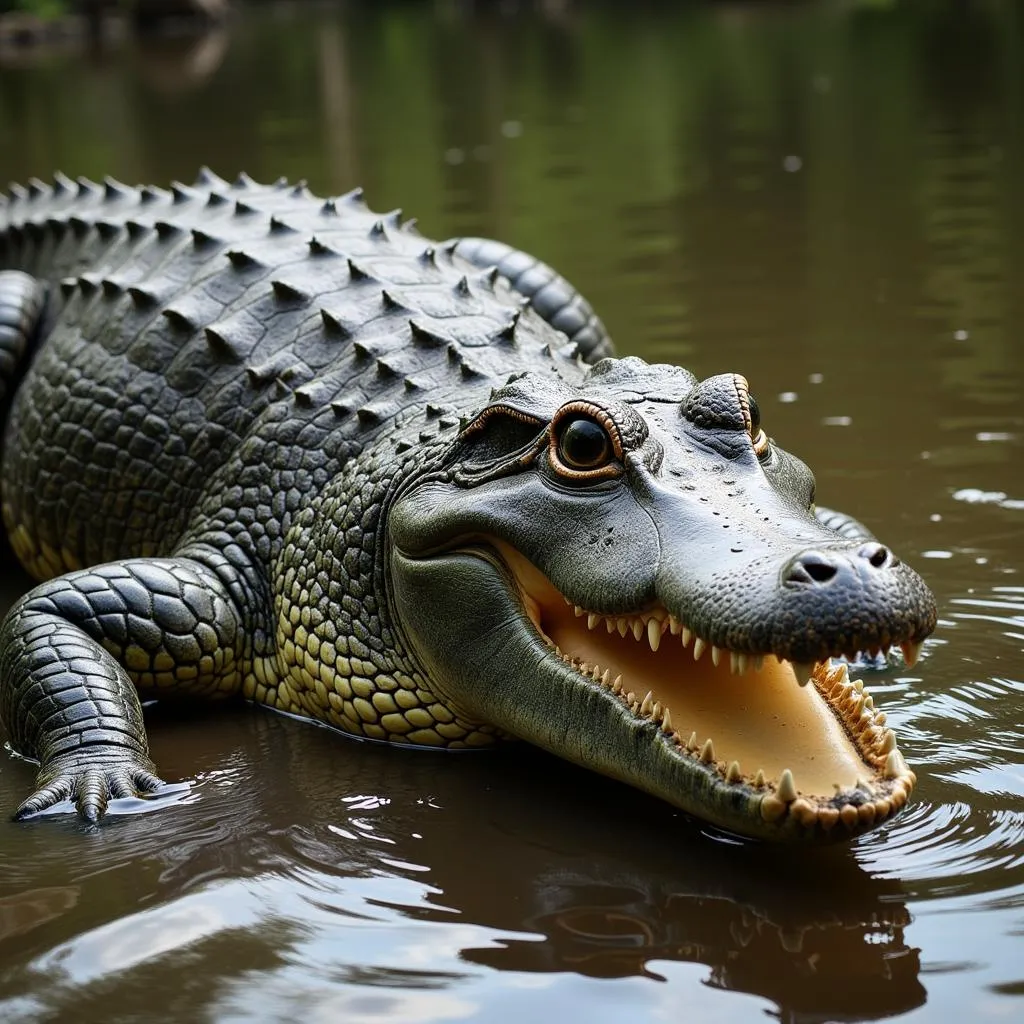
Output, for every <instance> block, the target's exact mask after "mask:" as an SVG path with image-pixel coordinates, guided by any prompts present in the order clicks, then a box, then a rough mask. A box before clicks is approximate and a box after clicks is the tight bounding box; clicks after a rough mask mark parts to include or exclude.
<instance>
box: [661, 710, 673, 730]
mask: <svg viewBox="0 0 1024 1024" xmlns="http://www.w3.org/2000/svg"><path fill="white" fill-rule="evenodd" d="M661 731H662V732H664V733H671V732H672V712H671V711H669V709H668V708H665V714H664V716H663V717H662V719H661Z"/></svg>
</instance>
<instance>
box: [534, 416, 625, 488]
mask: <svg viewBox="0 0 1024 1024" xmlns="http://www.w3.org/2000/svg"><path fill="white" fill-rule="evenodd" d="M548 457H549V460H550V462H551V467H552V468H553V469H554V470H555V472H556V473H557V474H558V475H559V476H562V477H565V478H566V479H569V480H575V481H596V480H608V479H612V478H614V477H617V476H619V475H620V474H621V473H622V461H621V460H622V439H621V438H620V436H619V429H618V427H617V426H616V424H615V421H614V419H613V418H612V417H611V416H610V415H609V414H608V412H607V411H606V410H605V409H602V408H601V407H600V406H598V405H592V404H591V403H590V402H569V403H567V404H566V405H563V406H562V408H561V409H559V410H558V412H557V413H556V414H555V417H554V418H553V419H552V421H551V428H550V431H549V441H548Z"/></svg>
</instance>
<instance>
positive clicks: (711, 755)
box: [700, 737, 715, 764]
mask: <svg viewBox="0 0 1024 1024" xmlns="http://www.w3.org/2000/svg"><path fill="white" fill-rule="evenodd" d="M700 759H701V760H702V761H703V762H704V763H705V764H711V762H712V761H714V759H715V745H714V743H712V742H711V738H710V737H708V739H706V740H705V741H704V746H703V747H701V748H700Z"/></svg>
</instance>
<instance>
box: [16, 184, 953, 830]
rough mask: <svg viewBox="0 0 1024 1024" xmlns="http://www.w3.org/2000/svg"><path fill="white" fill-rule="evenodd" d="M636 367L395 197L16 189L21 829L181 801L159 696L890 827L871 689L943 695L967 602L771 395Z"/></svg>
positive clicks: (691, 801) (687, 806)
mask: <svg viewBox="0 0 1024 1024" xmlns="http://www.w3.org/2000/svg"><path fill="white" fill-rule="evenodd" d="M612 353H613V349H612V346H611V343H610V341H609V339H608V336H607V333H606V332H605V330H604V327H603V325H602V323H601V321H600V320H599V318H598V317H597V316H596V315H595V314H594V312H593V310H592V308H591V307H590V306H589V304H587V303H586V301H585V300H584V299H583V298H582V296H581V295H579V293H577V292H576V291H575V290H574V289H573V288H572V287H571V285H569V284H568V282H566V281H565V280H564V279H563V278H561V277H560V276H558V275H557V274H556V273H555V272H554V271H553V270H552V269H551V268H550V267H548V266H546V265H545V264H542V263H540V262H539V261H537V260H535V259H533V258H532V257H530V256H528V255H527V254H525V253H522V252H520V251H518V250H515V249H513V248H511V247H509V246H506V245H503V244H502V243H499V242H495V241H491V240H487V239H455V240H451V241H449V242H446V243H436V242H431V241H429V240H427V239H425V238H424V237H422V236H421V235H420V234H419V232H418V231H417V229H416V228H415V226H414V223H413V222H411V221H403V220H402V214H401V211H393V212H391V213H387V214H377V213H374V212H372V211H371V210H370V209H369V208H368V206H367V204H366V201H365V199H364V197H363V193H362V191H361V190H358V189H357V190H354V191H352V192H350V193H347V194H346V195H343V196H339V197H336V198H332V199H321V198H317V197H315V196H314V195H312V193H311V192H310V191H309V190H308V188H307V187H306V186H305V184H303V183H300V184H298V185H290V184H288V183H287V182H286V181H283V180H282V181H278V182H275V183H273V184H259V183H257V182H255V181H253V180H252V179H251V178H249V177H248V176H247V175H244V174H243V175H240V176H239V177H238V178H237V179H235V180H233V181H230V182H229V181H227V180H225V179H222V178H220V177H218V176H217V175H215V174H214V173H213V172H211V171H209V170H208V169H204V170H203V171H202V172H201V173H200V175H199V177H198V179H197V180H196V181H195V182H194V184H192V185H183V184H179V183H175V184H174V185H172V186H171V187H170V188H166V189H165V188H158V187H152V186H140V187H130V186H127V185H124V184H122V183H120V182H118V181H116V180H114V179H111V178H108V179H105V180H104V181H103V182H102V183H95V182H92V181H89V180H87V179H84V178H80V179H77V180H72V179H70V178H68V177H66V176H63V175H60V174H58V175H56V176H55V177H54V179H53V181H52V182H48V183H44V182H42V181H39V180H32V181H30V182H29V183H28V184H27V185H24V186H18V185H12V186H11V187H10V190H9V192H8V194H7V195H6V196H5V197H4V199H3V201H2V202H0V415H2V416H3V417H4V418H5V430H4V440H3V448H2V509H3V520H4V525H5V530H6V534H7V537H8V538H9V541H10V544H11V547H12V548H13V550H14V552H15V554H16V555H17V557H18V559H19V560H20V561H21V563H22V564H23V565H24V566H25V568H26V569H27V570H28V571H29V573H30V574H32V575H33V576H34V577H35V578H36V580H38V581H39V582H38V585H37V586H35V588H34V589H32V590H30V591H29V592H28V593H27V594H26V595H24V596H23V597H22V598H21V599H20V600H18V601H17V602H16V603H15V604H14V606H13V607H12V608H11V609H10V611H9V612H8V614H7V616H6V617H5V619H4V621H3V624H2V626H0V721H2V722H3V725H4V727H5V728H6V731H7V734H8V737H9V741H10V745H11V746H12V748H13V749H14V750H15V751H17V752H18V753H20V754H21V755H23V756H24V757H26V758H29V759H34V760H36V761H38V763H39V773H38V778H37V783H36V786H37V788H36V789H35V791H34V792H33V793H32V795H31V796H29V797H28V798H27V799H26V800H25V801H24V802H23V803H22V804H21V806H20V807H19V808H18V809H17V810H16V812H15V817H16V818H18V819H22V818H28V817H31V816H33V815H36V814H38V813H39V812H41V811H44V810H47V809H50V808H57V809H58V810H60V809H63V805H64V804H65V803H66V802H67V801H71V802H73V804H74V805H75V807H77V811H78V813H79V815H80V816H81V817H82V818H84V819H85V820H86V821H89V822H96V821H98V820H99V819H100V818H101V817H102V816H103V815H104V813H105V812H106V811H107V809H108V807H109V808H111V809H113V810H116V809H117V807H119V806H123V805H121V804H119V803H118V801H123V800H129V801H130V800H134V799H139V798H152V797H154V796H159V794H160V793H161V792H164V791H166V788H167V783H166V782H164V781H163V780H162V779H161V778H160V777H159V775H158V774H157V768H156V766H155V765H154V764H153V763H152V761H151V760H150V757H149V751H148V744H147V739H146V732H145V726H144V722H143V715H142V705H141V700H142V699H157V700H165V701H172V700H186V701H187V700H196V701H198V700H202V699H205V700H209V701H216V700H225V699H229V698H243V699H246V700H248V701H251V702H254V703H257V704H260V705H265V706H267V707H270V708H274V709H277V710H279V711H282V712H286V713H291V714H293V715H297V716H302V717H305V718H311V719H315V720H317V721H319V722H321V723H324V724H326V725H329V726H333V727H334V728H336V729H338V730H341V731H343V732H345V733H348V734H351V735H353V736H356V737H361V738H363V739H366V740H376V741H383V742H386V743H389V744H393V745H395V746H412V747H415V746H426V747H434V748H442V749H448V750H454V749H464V748H482V747H492V746H494V745H497V744H500V743H504V742H506V741H512V740H523V741H527V742H530V743H532V744H535V745H537V746H539V747H541V748H544V749H546V750H547V751H549V752H551V753H553V754H555V755H558V756H560V757H562V758H565V759H568V760H569V761H572V762H575V763H577V764H580V765H583V766H585V767H588V768H591V769H594V770H595V771H597V772H599V773H602V774H604V775H606V776H609V777H611V778H612V779H615V780H618V781H620V782H625V783H628V784H630V785H632V786H633V787H636V788H638V789H640V790H644V791H646V792H648V793H651V794H654V795H655V796H657V797H660V798H662V799H663V800H666V801H668V802H669V803H671V804H672V805H674V806H675V807H677V808H679V809H681V810H683V811H684V812H686V813H687V814H688V815H689V816H691V817H693V818H696V819H698V820H699V821H701V822H706V823H709V824H711V825H713V826H715V827H718V828H720V829H724V830H726V831H727V832H730V833H734V834H738V835H741V836H747V837H752V838H761V839H768V840H791V841H819V842H826V841H831V840H836V839H844V838H850V837H853V836H856V835H858V834H860V833H863V832H865V831H867V830H869V829H871V828H873V827H876V826H878V825H880V824H881V823H883V822H885V821H888V820H889V819H891V818H892V817H893V816H894V815H895V814H897V813H898V812H899V810H900V809H901V808H902V807H903V806H904V805H905V804H906V802H907V799H908V796H909V795H910V793H911V791H912V789H913V786H914V783H915V775H914V772H913V771H912V769H911V768H910V767H909V766H908V764H907V762H906V760H905V759H904V757H903V754H902V752H901V750H900V749H899V746H898V744H897V738H896V735H895V733H894V731H893V730H892V728H890V727H889V725H888V724H887V722H886V717H885V712H884V711H882V710H881V709H879V708H876V706H875V703H874V699H873V696H872V695H871V694H870V693H869V692H868V690H867V688H865V687H864V685H863V683H862V682H861V681H860V680H853V679H851V677H850V673H849V665H850V664H851V663H852V659H855V658H856V657H857V656H858V654H859V653H862V652H867V653H868V654H871V655H874V656H876V657H879V656H880V655H881V654H887V653H888V652H889V651H890V649H891V648H897V647H899V648H901V649H902V652H903V657H904V658H905V660H906V662H907V663H908V664H913V663H914V661H915V660H916V658H917V656H918V653H919V651H920V648H921V645H922V643H923V641H924V639H925V638H926V636H927V635H928V634H929V633H930V632H931V631H932V630H933V628H934V626H935V621H936V618H935V617H936V611H935V602H934V599H933V597H932V595H931V593H930V591H929V590H928V588H927V586H926V585H925V583H924V582H923V581H922V580H921V578H920V577H919V576H918V575H917V574H916V573H915V572H914V571H913V570H912V569H911V568H910V567H909V566H907V565H906V564H905V563H904V562H902V561H901V560H900V559H899V558H897V557H896V556H895V555H894V554H893V553H892V551H891V550H890V549H889V548H887V547H886V546H884V545H883V544H881V543H880V542H879V541H878V540H876V539H875V538H874V536H873V535H872V534H871V533H870V532H869V531H868V530H867V528H866V527H864V526H863V525H861V524H860V523H858V522H857V521H856V520H854V519H852V518H851V517H849V516H846V515H843V514H841V513H838V512H834V511H831V510H829V509H826V508H824V507H822V506H818V505H817V504H816V501H815V486H814V478H813V476H812V474H811V472H810V470H809V469H808V468H807V467H806V466H805V465H804V463H802V462H801V461H800V460H799V459H797V458H796V457H795V456H793V455H791V454H789V453H788V452H786V451H785V450H783V449H782V448H781V447H779V446H778V445H777V444H776V443H775V441H774V440H772V439H771V438H770V437H769V436H768V434H767V433H766V431H765V429H764V427H763V426H762V424H761V413H760V409H759V406H758V404H757V402H756V400H755V399H754V397H753V396H752V394H751V392H750V389H749V386H748V383H747V381H746V379H745V378H744V377H743V376H741V375H740V374H737V373H721V374H717V375H715V376H712V377H709V378H706V379H703V380H698V379H697V378H696V377H695V376H694V375H693V374H691V373H690V372H688V371H687V370H685V369H682V368H680V367H678V366H674V365H666V364H649V363H647V362H645V361H643V360H641V359H639V358H636V357H627V358H615V357H614V356H613V354H612ZM893 656H894V657H895V656H896V655H895V652H893ZM111 801H113V803H111Z"/></svg>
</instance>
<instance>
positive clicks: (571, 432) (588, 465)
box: [558, 420, 610, 469]
mask: <svg viewBox="0 0 1024 1024" xmlns="http://www.w3.org/2000/svg"><path fill="white" fill-rule="evenodd" d="M609 447H610V446H609V443H608V435H607V434H606V433H605V432H604V430H603V429H602V428H601V427H600V426H598V424H596V423H595V422H594V421H593V420H573V421H572V422H571V423H570V424H569V425H568V426H567V427H566V428H565V429H564V430H563V431H562V437H561V440H560V441H559V442H558V454H559V455H561V457H562V461H563V462H565V463H566V465H568V466H571V467H573V468H574V469H593V468H594V467H595V466H600V465H601V463H603V462H606V461H607V460H608V451H609Z"/></svg>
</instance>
